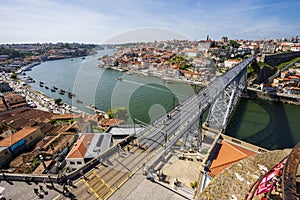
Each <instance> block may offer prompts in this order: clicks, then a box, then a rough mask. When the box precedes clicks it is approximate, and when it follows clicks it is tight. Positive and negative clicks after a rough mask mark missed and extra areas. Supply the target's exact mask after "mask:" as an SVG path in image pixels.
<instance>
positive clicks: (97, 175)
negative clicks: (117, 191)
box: [93, 171, 113, 191]
mask: <svg viewBox="0 0 300 200" xmlns="http://www.w3.org/2000/svg"><path fill="white" fill-rule="evenodd" d="M93 173H94V174H95V176H96V177H97V178H98V179H99V180H100V181H101V182H102V183H103V184H104V185H105V186H106V187H107V188H108V189H109V190H110V191H113V189H112V188H111V187H110V186H109V185H108V184H107V183H106V182H105V181H104V180H103V179H102V178H101V177H100V176H99V174H97V173H96V172H95V171H93Z"/></svg>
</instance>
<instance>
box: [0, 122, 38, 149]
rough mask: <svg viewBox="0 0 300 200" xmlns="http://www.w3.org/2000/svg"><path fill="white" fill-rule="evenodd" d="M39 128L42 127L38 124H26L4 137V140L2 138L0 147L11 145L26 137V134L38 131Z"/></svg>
mask: <svg viewBox="0 0 300 200" xmlns="http://www.w3.org/2000/svg"><path fill="white" fill-rule="evenodd" d="M38 129H40V127H38V126H35V127H30V126H25V127H24V128H23V129H22V130H20V131H18V132H16V133H14V134H12V135H10V136H8V137H6V138H4V139H3V140H0V147H9V146H11V145H13V144H15V143H16V142H18V141H20V140H21V139H23V138H25V137H26V136H28V135H30V134H32V133H33V132H35V131H37V130H38Z"/></svg>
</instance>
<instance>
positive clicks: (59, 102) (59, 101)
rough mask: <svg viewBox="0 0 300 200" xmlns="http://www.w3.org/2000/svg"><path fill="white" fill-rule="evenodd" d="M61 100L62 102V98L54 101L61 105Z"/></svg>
mask: <svg viewBox="0 0 300 200" xmlns="http://www.w3.org/2000/svg"><path fill="white" fill-rule="evenodd" d="M61 102H62V99H61V98H57V99H54V103H55V104H57V105H60V104H61Z"/></svg>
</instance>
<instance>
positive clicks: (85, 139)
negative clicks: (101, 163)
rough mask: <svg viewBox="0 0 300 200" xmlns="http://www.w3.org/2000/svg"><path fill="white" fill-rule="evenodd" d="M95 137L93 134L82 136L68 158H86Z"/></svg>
mask: <svg viewBox="0 0 300 200" xmlns="http://www.w3.org/2000/svg"><path fill="white" fill-rule="evenodd" d="M93 137H94V135H93V134H82V135H81V136H80V138H79V139H78V141H77V142H76V144H74V147H73V148H72V149H71V151H70V152H69V154H68V155H67V158H84V155H85V154H86V152H87V149H88V147H89V144H90V142H91V141H92V139H93Z"/></svg>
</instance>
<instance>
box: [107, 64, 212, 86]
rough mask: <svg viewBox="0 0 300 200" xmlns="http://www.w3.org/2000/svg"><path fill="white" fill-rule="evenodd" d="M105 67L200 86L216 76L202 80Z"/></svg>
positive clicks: (169, 81) (129, 73) (128, 73)
mask: <svg viewBox="0 0 300 200" xmlns="http://www.w3.org/2000/svg"><path fill="white" fill-rule="evenodd" d="M105 69H111V70H115V71H120V72H124V73H126V74H127V75H131V74H137V75H139V76H152V77H157V78H160V79H162V80H163V81H164V82H166V83H173V82H177V83H184V84H188V85H196V86H200V87H205V86H206V85H208V83H209V82H211V81H213V80H214V79H215V78H216V76H213V77H212V78H208V79H207V80H204V79H203V81H196V80H190V79H186V78H185V77H184V76H177V77H170V76H165V75H164V74H162V73H160V72H153V71H148V70H124V69H121V68H118V67H109V68H105Z"/></svg>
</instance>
